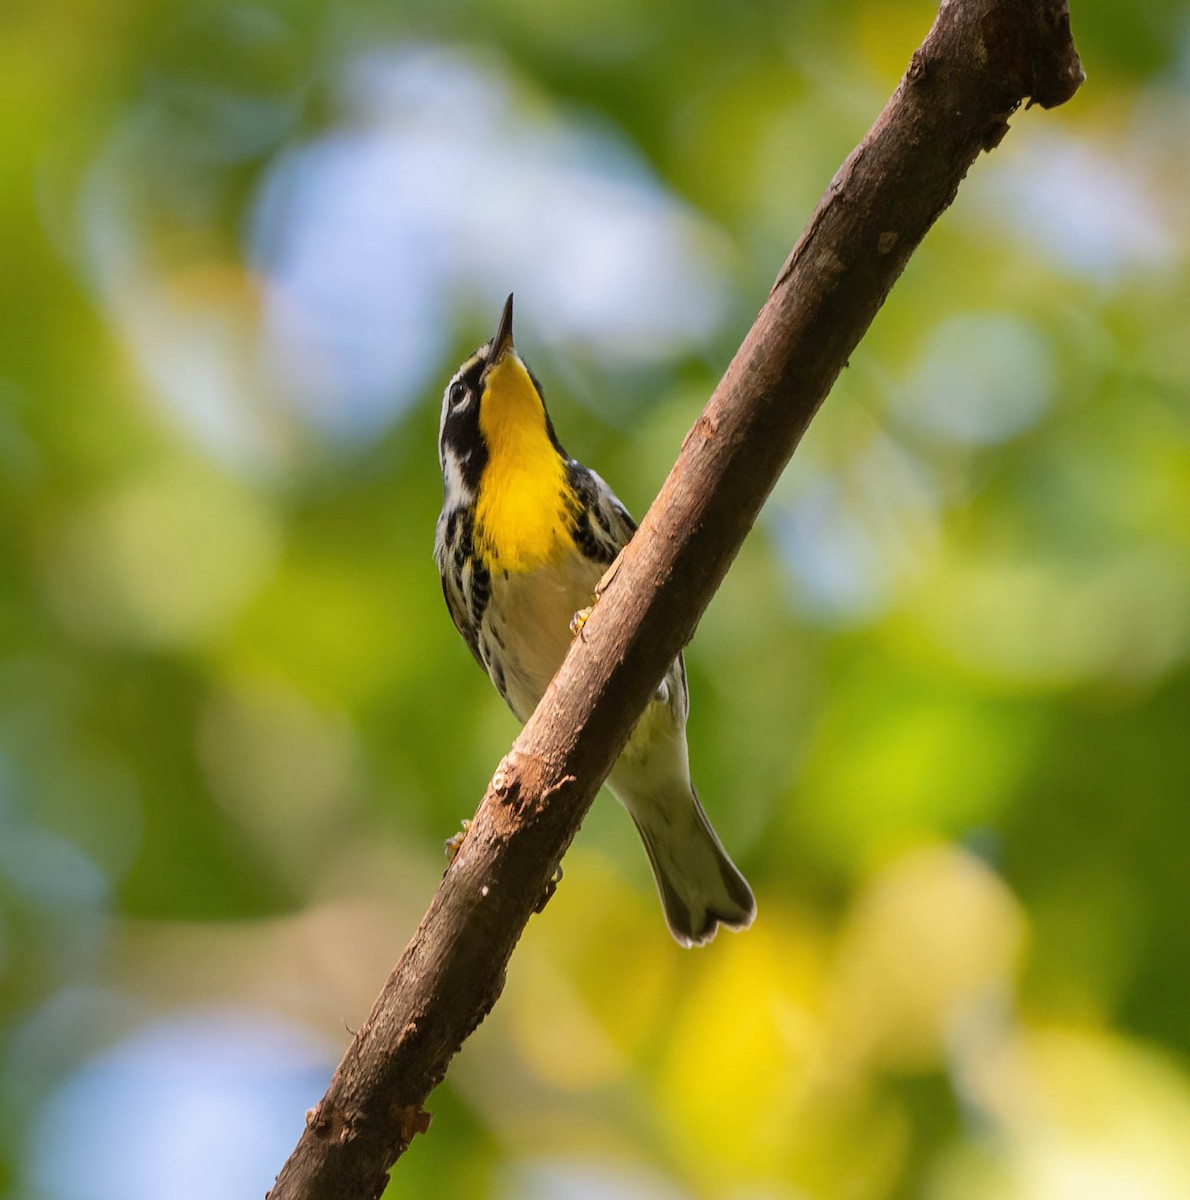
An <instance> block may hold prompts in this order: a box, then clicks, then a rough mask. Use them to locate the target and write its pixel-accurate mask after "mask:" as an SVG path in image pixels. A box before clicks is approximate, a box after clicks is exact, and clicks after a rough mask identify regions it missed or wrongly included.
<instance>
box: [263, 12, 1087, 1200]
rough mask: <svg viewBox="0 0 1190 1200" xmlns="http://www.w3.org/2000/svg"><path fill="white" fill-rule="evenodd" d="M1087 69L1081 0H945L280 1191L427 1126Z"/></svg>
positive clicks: (496, 794)
mask: <svg viewBox="0 0 1190 1200" xmlns="http://www.w3.org/2000/svg"><path fill="white" fill-rule="evenodd" d="M1082 79H1083V72H1082V67H1081V65H1080V63H1079V59H1078V55H1077V53H1076V52H1075V49H1074V45H1073V43H1072V41H1071V36H1070V25H1069V15H1068V11H1067V5H1066V0H943V3H942V7H941V10H940V12H939V14H938V17H937V19H936V21H935V23H934V26H933V28H932V29H931V31H930V33H929V36H928V37H927V38H926V40H925V42H924V43H923V44H922V45H921V47H920V48H919V49H918V50H917V51H916V52H915V53H914V54H913V57H912V60H911V61H910V64H909V69H908V71H907V72H906V74H905V77H904V78H903V79H902V80H901V83H900V85H899V86H898V87H897V90H896V92H895V93H894V94H893V96H892V98H891V99H890V100H889V102H888V104H887V105H886V106H885V108H884V111H883V112H882V113H881V114H880V116H879V117H878V118H877V120H876V123H875V124H874V125H873V126H872V129H871V130H870V131H869V133H868V135H867V136H866V137H865V138H864V140H863V141H862V142H861V143H860V144H859V146H857V147H856V149H855V150H854V151H853V152H852V153H851V155H850V156H849V157H848V159H847V161H846V162H845V163H844V164H843V166H842V167H841V168H840V170H839V172H838V173H837V174H836V176H835V178H834V179H833V180H832V181H831V183H830V186H829V187H828V188H827V191H826V194H825V195H824V196H823V198H822V200H821V201H820V202H819V204H818V207H817V209H816V211H815V212H814V215H813V216H812V217H811V219H810V222H809V224H808V225H807V227H806V229H805V232H804V233H803V234H802V236H801V239H800V240H799V241H798V243H797V245H796V246H795V247H794V250H793V252H792V253H791V254H790V256H789V259H788V261H787V262H786V263H785V265H784V267H783V268H782V270H781V273H780V275H779V276H778V278H777V282H776V284H775V285H774V287H773V290H772V294H771V295H770V297H769V299H768V302H767V303H766V304H765V306H764V308H763V309H762V310H761V312H760V315H759V316H758V317H757V319H756V322H755V324H754V325H753V327H752V329H751V331H750V332H749V334H748V336H747V338H746V339H745V341H744V343H743V345H742V346H741V347H740V349H739V351H738V352H737V354H736V356H735V358H734V359H733V360H732V363H731V365H730V367H729V368H728V370H727V373H726V375H724V377H723V380H722V381H721V382H720V384H719V386H718V388H716V390H715V394H714V395H713V396H712V397H711V400H710V402H709V403H708V405H707V407H706V409H705V411H704V412H703V414H702V415H701V416H700V417H699V418H698V420H697V422H696V423H695V425H694V427H693V429H691V431H690V433H689V434H688V435H687V437H686V439H685V441H684V442H683V444H682V450H681V454H680V455H679V457H678V461H677V463H676V465H675V466H674V468H673V470H672V472H671V473H670V476H669V478H668V479H667V480H666V482H665V485H664V486H663V488H662V489H661V493H660V495H659V496H658V497H657V500H656V501H655V502H654V504H653V506H652V507H651V508H650V510H649V512H648V514H647V515H646V517H645V519H644V521H643V522H642V524H641V527H640V530H639V532H638V533H637V535H636V537H635V538H634V539H633V540H632V542H631V543H630V545H629V546H628V547H627V549H626V550H625V552H624V554H623V556H622V558H621V560H620V562H619V566H618V570H616V571H615V574H614V578H613V579H611V580H610V581H608V586H607V589H606V591H605V593H604V595H603V597H602V599H601V600H600V601H599V603H598V604H597V605H596V607H595V610H594V612H593V613H592V615H591V617H590V619H589V620H588V622H587V624H586V626H585V628H584V630H583V635H582V637H581V638H579V639H576V641H575V643H574V645H573V646H572V648H571V650H570V653H569V654H568V656H567V658H566V661H565V662H564V663H563V665H562V667H561V669H560V670H559V672H558V674H557V676H556V678H555V679H554V681H553V683H552V684H551V685H550V687H549V690H548V691H547V692H546V694H545V696H544V698H543V699H542V701H541V703H540V704H539V705H538V707H537V711H536V712H535V713H534V714H533V716H532V717H531V718H530V720H529V722H528V724H527V725H526V726H525V728H524V730H523V731H522V733H521V735H520V736H519V737H518V738H517V739H516V741H515V743H514V744H513V746H512V749H511V750H510V751H509V753H508V755H507V756H506V757H505V759H504V760H503V762H502V763H501V764H500V766H499V768H498V770H497V771H496V773H495V774H494V775H493V777H492V781H491V783H490V785H489V786H488V789H487V793H486V795H485V796H484V798H483V802H482V804H481V805H480V808H479V811H478V813H477V814H476V818H475V820H474V822H473V823H472V824H471V827H470V829H469V831H468V833H467V836H466V838H465V840H464V841H463V844H462V847H461V849H460V850H459V852H458V854H457V856H456V857H455V859H454V862H453V863H452V864H451V866H450V867H449V869H448V870H447V872H446V874H445V875H444V877H443V879H442V883H441V885H440V886H439V888H438V891H437V893H436V894H435V896H434V899H433V901H432V903H431V905H430V908H429V911H428V912H427V913H426V915H425V917H424V918H423V920H422V922H421V925H420V926H419V927H418V929H417V932H416V933H415V934H414V936H413V940H412V941H411V942H410V943H409V945H408V947H407V948H406V950H405V953H404V954H403V956H402V957H401V961H400V962H399V963H398V964H397V966H396V968H395V969H394V970H393V972H392V974H391V975H390V977H389V979H388V982H387V984H386V985H385V987H384V990H383V991H382V992H381V994H380V996H379V998H378V999H377V1001H376V1003H375V1005H374V1007H373V1009H372V1012H371V1015H370V1016H369V1017H368V1019H367V1021H366V1022H365V1024H364V1025H363V1027H362V1028H361V1029H360V1031H359V1032H358V1033H357V1034H356V1036H355V1038H354V1040H353V1041H352V1043H351V1046H350V1047H349V1048H348V1050H347V1053H346V1055H345V1056H344V1058H343V1061H342V1062H341V1063H340V1065H339V1067H338V1069H337V1070H336V1072H335V1075H334V1078H333V1080H332V1081H331V1085H330V1088H329V1090H328V1091H327V1093H326V1096H325V1097H324V1098H323V1099H322V1101H321V1102H320V1103H319V1104H318V1106H317V1107H316V1108H314V1109H313V1110H311V1112H310V1113H309V1114H308V1116H307V1127H306V1130H305V1132H304V1133H303V1134H302V1137H301V1140H300V1142H299V1143H298V1145H297V1148H296V1149H295V1150H294V1152H293V1154H292V1155H291V1157H290V1158H289V1161H288V1162H287V1163H286V1164H285V1167H284V1169H283V1170H282V1172H281V1174H280V1176H278V1179H277V1182H276V1186H275V1187H274V1188H273V1190H272V1191H271V1192H270V1194H269V1195H270V1197H271V1200H297V1198H299V1197H300V1198H302V1200H361V1198H375V1197H379V1196H380V1194H381V1192H382V1191H383V1190H384V1187H385V1184H386V1183H387V1179H388V1176H387V1171H388V1169H389V1167H390V1166H391V1165H392V1164H393V1163H394V1162H395V1161H396V1159H397V1158H398V1157H399V1156H400V1155H401V1154H402V1153H403V1152H404V1150H405V1149H406V1148H407V1147H408V1145H409V1143H410V1141H411V1140H412V1138H413V1136H414V1134H416V1133H420V1132H423V1131H424V1130H425V1129H426V1127H427V1126H428V1123H429V1116H428V1114H426V1113H425V1112H423V1110H422V1107H421V1106H422V1103H423V1102H424V1101H425V1099H426V1097H427V1095H428V1094H429V1092H430V1091H431V1089H432V1088H434V1087H435V1086H436V1085H437V1084H438V1083H439V1082H440V1081H441V1080H442V1078H443V1076H444V1075H445V1073H446V1068H447V1064H448V1063H449V1062H450V1059H451V1057H452V1056H453V1055H454V1054H455V1053H456V1051H458V1049H459V1048H460V1046H461V1045H462V1043H463V1041H464V1040H465V1039H466V1037H467V1036H468V1034H470V1033H471V1031H472V1030H473V1029H475V1027H476V1026H477V1025H478V1024H479V1023H480V1021H482V1020H483V1018H484V1016H486V1014H487V1013H488V1012H489V1011H490V1009H491V1007H492V1005H493V1004H494V1003H495V1002H496V999H497V997H498V996H499V995H500V992H501V989H502V987H503V983H504V973H505V968H506V965H507V963H508V959H509V957H510V955H511V954H512V950H513V947H514V946H515V945H516V942H517V940H518V939H519V937H520V935H521V932H522V930H523V929H524V926H525V924H526V922H527V921H528V919H529V917H530V916H531V915H532V913H533V912H534V910H535V909H536V908H537V906H538V904H539V902H540V900H541V898H542V896H543V894H544V893H545V890H546V887H547V885H548V883H549V881H550V879H551V876H552V875H553V874H554V870H555V868H556V867H557V865H558V862H559V860H560V859H561V857H562V854H563V852H564V851H565V850H566V848H567V846H568V845H569V844H570V841H571V839H572V838H573V837H574V835H575V833H576V832H577V830H578V827H579V824H580V822H581V821H582V818H583V816H584V815H585V814H586V812H587V809H588V808H589V807H590V805H591V801H592V799H593V798H594V796H595V793H596V792H597V790H598V789H599V786H600V784H601V783H602V781H603V779H604V777H605V776H606V774H607V773H608V771H609V769H610V768H611V765H612V763H613V762H614V761H615V759H616V756H617V755H618V754H619V752H620V750H621V748H622V747H623V745H624V742H625V741H626V739H627V737H628V734H629V731H630V730H631V728H632V725H633V723H634V722H635V720H636V718H637V717H638V716H639V714H640V713H641V711H642V709H643V708H644V705H645V703H646V701H647V699H648V697H649V695H650V694H651V693H652V691H653V689H654V688H655V687H656V685H657V682H658V680H660V679H661V677H662V675H663V674H664V673H665V670H666V667H667V666H668V664H669V663H670V662H671V661H672V659H673V658H674V656H675V655H676V654H677V653H678V651H679V650H681V648H682V647H683V646H684V645H685V644H686V643H687V642H688V641H689V640H690V638H691V636H692V635H693V632H694V628H695V625H696V624H697V622H698V619H699V617H700V616H701V615H702V612H703V610H704V609H705V607H706V605H707V603H708V602H709V600H710V598H711V596H712V595H713V594H714V592H715V590H716V588H717V587H718V586H719V583H720V581H721V580H722V579H723V576H724V574H725V572H726V571H727V568H728V566H729V565H730V563H731V561H732V560H733V558H734V557H735V554H736V552H737V550H738V549H739V547H740V544H741V542H742V541H743V539H744V537H745V535H746V534H747V532H748V530H749V529H751V527H752V524H753V522H754V521H755V520H756V517H757V514H758V513H759V511H760V508H761V505H762V504H763V503H764V500H765V498H766V497H767V496H768V494H769V492H770V491H771V489H772V487H773V485H774V484H775V482H776V480H777V478H778V477H779V475H780V473H781V471H782V469H783V468H784V466H785V464H786V462H787V461H788V460H789V457H790V455H791V454H792V453H793V450H794V448H795V447H796V445H797V443H798V441H799V440H800V438H801V436H802V433H803V432H804V431H805V429H806V427H807V425H808V424H809V422H810V420H811V418H812V417H813V415H814V413H815V412H816V411H817V409H818V406H819V405H820V404H821V402H822V400H823V398H824V397H825V396H826V394H827V392H828V390H829V389H830V387H831V385H832V383H833V382H834V380H835V378H836V376H837V375H838V373H839V371H840V370H841V369H842V368H843V366H844V365H845V364H846V362H847V359H848V356H849V355H850V354H851V352H852V351H853V350H854V349H855V347H856V345H857V344H858V343H859V340H860V338H861V337H862V336H863V334H864V332H865V331H866V330H867V328H868V325H869V324H870V323H871V321H872V318H873V317H874V316H875V314H876V311H877V309H878V308H879V307H880V305H881V303H882V302H883V300H884V297H885V296H886V295H887V294H888V291H889V289H890V288H891V287H892V285H893V283H894V282H895V280H896V279H897V277H898V276H899V275H900V273H901V271H902V269H903V268H904V266H905V263H906V262H907V261H908V259H909V256H910V254H911V253H912V252H913V250H914V249H915V248H916V247H917V245H918V243H919V242H920V241H921V239H922V238H923V237H924V235H925V233H926V231H927V230H928V229H929V228H930V226H931V225H932V224H933V223H934V221H935V220H936V219H937V218H938V216H939V215H940V214H941V213H942V212H943V210H944V209H945V208H946V207H947V206H948V205H949V204H950V202H951V201H952V200H953V199H954V196H955V194H956V192H957V190H958V186H959V184H960V182H961V181H962V179H963V176H964V175H965V174H966V172H967V169H968V168H969V167H970V165H971V164H972V163H973V162H974V160H975V159H976V158H977V157H978V155H979V153H980V151H981V150H991V149H992V148H993V147H995V146H996V145H997V144H999V142H1000V140H1001V138H1002V137H1003V136H1004V134H1005V132H1006V131H1007V128H1008V124H1007V122H1008V117H1009V116H1010V115H1011V114H1012V113H1013V112H1014V111H1015V110H1016V108H1017V107H1018V105H1019V104H1020V103H1021V102H1022V101H1023V100H1025V99H1030V101H1031V102H1036V103H1038V104H1041V105H1043V106H1045V107H1051V106H1053V105H1056V104H1061V103H1062V102H1064V101H1065V100H1067V99H1069V98H1070V97H1071V96H1072V95H1073V94H1074V92H1075V91H1076V90H1077V89H1078V87H1079V85H1080V83H1081V82H1082ZM658 929H659V930H660V929H661V926H660V925H659V926H658ZM659 936H660V934H659Z"/></svg>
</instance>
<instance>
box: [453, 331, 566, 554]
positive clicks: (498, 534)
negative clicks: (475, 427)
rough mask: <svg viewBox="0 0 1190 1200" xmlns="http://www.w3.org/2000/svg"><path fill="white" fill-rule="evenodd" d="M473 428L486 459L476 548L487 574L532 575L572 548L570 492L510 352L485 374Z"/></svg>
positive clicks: (539, 410) (523, 373)
mask: <svg viewBox="0 0 1190 1200" xmlns="http://www.w3.org/2000/svg"><path fill="white" fill-rule="evenodd" d="M479 431H480V433H481V434H482V436H483V440H484V444H485V445H486V446H487V451H488V461H487V465H486V467H485V468H484V472H483V475H482V477H481V479H480V484H479V496H478V498H477V502H476V518H477V521H478V525H479V531H480V536H479V538H478V539H477V542H476V550H477V552H478V553H479V555H480V557H481V558H482V559H483V561H484V565H485V566H486V567H487V569H488V570H489V571H507V572H509V573H510V574H519V573H521V572H525V571H532V570H534V569H535V568H537V567H540V566H543V565H544V564H546V563H547V562H549V561H550V560H552V559H554V558H556V557H557V556H558V555H559V554H561V553H563V552H564V551H566V550H568V549H570V548H571V547H572V546H573V538H572V536H571V533H570V525H569V521H568V517H567V512H568V509H569V508H570V504H569V501H570V487H569V484H568V483H567V481H566V464H565V463H564V462H563V460H562V456H561V455H560V454H559V453H558V451H557V449H556V448H555V446H554V444H553V442H552V441H551V440H550V436H549V433H548V432H547V430H546V417H545V406H544V405H543V404H542V401H541V396H540V395H539V394H538V392H537V388H536V387H535V386H534V385H533V380H532V379H531V378H530V377H529V372H528V371H527V370H526V369H525V365H524V364H523V363H522V362H521V360H520V359H519V358H518V357H517V355H516V354H515V352H513V351H508V352H506V353H505V354H504V355H503V357H502V358H501V359H500V361H499V362H498V363H496V365H495V366H494V367H492V368H491V370H490V371H489V372H488V374H487V379H486V381H485V385H484V391H483V397H482V399H481V401H480V409H479Z"/></svg>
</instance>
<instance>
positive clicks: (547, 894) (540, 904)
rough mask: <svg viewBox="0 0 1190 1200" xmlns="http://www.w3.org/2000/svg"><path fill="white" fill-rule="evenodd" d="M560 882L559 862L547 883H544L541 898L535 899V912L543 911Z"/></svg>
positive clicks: (560, 866)
mask: <svg viewBox="0 0 1190 1200" xmlns="http://www.w3.org/2000/svg"><path fill="white" fill-rule="evenodd" d="M561 882H562V864H561V863H559V864H558V866H557V867H556V869H555V870H554V873H553V875H552V876H551V877H550V881H549V883H547V884H546V885H545V891H544V892H542V893H541V899H540V900H538V901H537V907H536V908H534V910H533V911H534V912H535V913H539V912H544V911H545V906H546V905H547V904H548V903H549V902H550V900H551V899H553V895H554V893H555V892H556V891H557V890H558V884H560V883H561Z"/></svg>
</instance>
